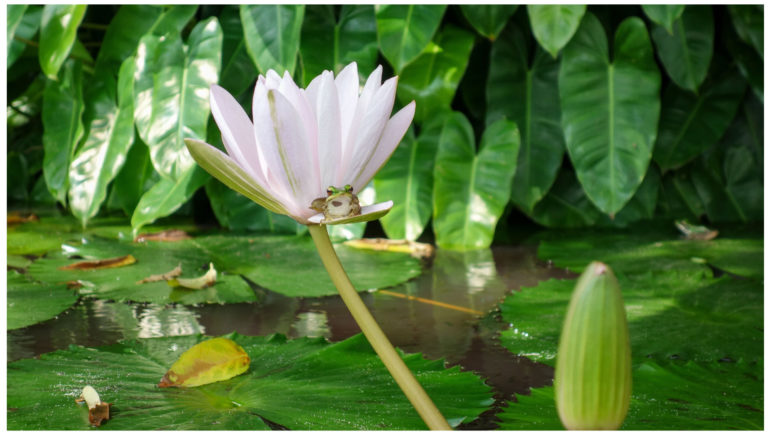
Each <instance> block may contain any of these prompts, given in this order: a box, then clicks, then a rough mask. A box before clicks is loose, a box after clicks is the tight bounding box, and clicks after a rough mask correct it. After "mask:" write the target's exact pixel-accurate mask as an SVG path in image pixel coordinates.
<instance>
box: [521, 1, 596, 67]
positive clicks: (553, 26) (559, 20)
mask: <svg viewBox="0 0 768 432" xmlns="http://www.w3.org/2000/svg"><path fill="white" fill-rule="evenodd" d="M586 11H587V6H585V5H528V18H529V19H530V21H531V29H532V30H533V35H534V36H535V37H536V40H537V41H538V42H539V44H540V45H541V47H542V48H544V49H545V50H547V52H549V53H550V54H551V55H552V57H557V54H558V53H559V52H560V50H561V49H563V47H565V46H566V45H567V44H568V41H570V40H571V38H572V37H573V35H574V33H576V30H577V29H578V28H579V23H580V22H581V18H582V17H583V16H584V12H586Z"/></svg>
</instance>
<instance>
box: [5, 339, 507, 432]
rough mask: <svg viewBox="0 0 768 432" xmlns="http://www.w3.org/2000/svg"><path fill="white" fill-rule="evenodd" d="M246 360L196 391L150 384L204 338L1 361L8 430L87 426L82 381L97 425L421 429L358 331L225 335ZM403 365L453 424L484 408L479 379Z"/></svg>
mask: <svg viewBox="0 0 768 432" xmlns="http://www.w3.org/2000/svg"><path fill="white" fill-rule="evenodd" d="M229 337H231V339H232V340H234V341H235V342H236V343H238V344H239V345H240V346H242V347H243V348H244V349H245V351H246V352H247V353H248V355H249V356H250V358H251V366H250V369H249V371H248V372H246V373H245V374H243V375H240V376H237V377H234V378H232V379H230V380H227V381H222V382H218V383H212V384H208V385H204V386H201V387H195V388H163V389H161V388H158V387H157V385H156V384H157V383H158V381H159V380H160V378H161V377H162V376H163V374H164V373H165V371H166V370H167V369H168V368H169V367H170V366H171V364H172V363H173V362H174V361H175V360H176V359H177V357H178V356H179V355H180V354H181V353H182V352H184V351H185V350H186V349H188V348H189V347H191V346H192V345H194V344H196V343H198V342H200V341H201V340H203V339H206V338H205V337H203V336H182V337H173V338H153V339H144V340H136V341H129V342H124V343H120V344H116V345H111V346H106V347H100V348H82V347H72V348H71V349H69V350H67V351H56V352H53V353H50V354H44V355H42V356H41V357H40V359H29V360H20V361H16V362H12V363H9V364H8V399H7V400H8V427H9V428H10V429H57V430H61V429H88V419H87V413H86V411H87V409H86V408H85V407H84V406H80V405H78V404H76V403H75V402H74V399H75V397H76V396H77V394H78V393H79V392H80V390H81V389H82V388H83V387H84V386H85V385H91V386H93V387H94V388H95V389H96V390H97V391H98V392H99V394H100V396H101V398H102V399H103V400H105V401H109V402H111V403H112V404H113V406H112V418H111V419H110V420H109V421H108V422H105V423H104V424H103V425H102V426H101V429H111V430H112V429H134V430H145V429H166V430H167V429H176V430H178V429H230V430H238V429H250V430H259V429H260V430H269V429H271V428H273V427H275V426H276V425H279V426H282V427H286V428H289V429H304V430H310V429H337V430H362V429H424V428H425V425H424V423H423V422H422V420H421V419H420V418H419V416H418V414H417V413H416V411H415V410H414V409H413V408H412V407H411V405H410V404H409V403H408V400H407V399H406V397H405V396H404V395H403V394H402V392H401V391H400V389H399V388H398V387H397V385H396V384H395V383H394V380H393V379H392V378H391V377H390V375H389V374H388V373H387V371H386V369H385V368H384V366H383V364H382V363H381V361H380V360H379V358H378V357H377V356H376V355H375V354H374V352H373V350H372V349H371V348H370V345H368V343H367V341H366V340H365V338H364V337H363V336H362V335H357V336H354V337H352V338H350V339H347V340H346V341H343V342H339V343H336V344H329V343H328V342H326V341H325V340H324V339H308V338H304V339H296V340H286V339H285V338H284V337H282V336H272V337H250V336H241V335H237V334H233V335H230V336H229ZM404 358H405V362H406V364H407V365H408V366H409V367H410V368H411V370H412V371H414V372H415V375H416V377H417V378H418V379H419V381H420V382H421V383H422V384H423V385H424V387H425V390H426V391H427V392H428V393H429V394H430V395H431V397H432V398H433V400H434V402H435V404H436V405H437V407H438V408H439V409H440V410H441V412H442V413H443V414H444V415H445V417H446V419H447V420H448V421H449V423H450V424H451V425H452V426H456V425H458V424H459V423H461V422H469V421H472V420H474V419H475V418H477V416H478V415H479V414H480V413H481V412H483V411H485V410H486V409H488V408H489V406H490V405H491V404H492V403H493V399H492V397H491V392H490V388H489V387H488V386H486V385H485V384H483V383H482V380H481V378H480V377H478V376H476V375H474V374H471V373H466V372H460V371H459V369H458V367H454V368H451V369H445V367H444V365H443V362H442V361H430V360H426V359H424V358H422V357H421V356H420V355H418V354H412V355H407V356H405V357H404Z"/></svg>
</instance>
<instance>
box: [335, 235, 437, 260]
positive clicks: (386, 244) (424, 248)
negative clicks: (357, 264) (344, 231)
mask: <svg viewBox="0 0 768 432" xmlns="http://www.w3.org/2000/svg"><path fill="white" fill-rule="evenodd" d="M344 244H345V245H347V246H350V247H353V248H355V249H369V250H377V251H387V252H401V253H409V254H411V256H412V257H414V258H419V259H425V260H426V259H429V258H431V257H432V254H433V253H434V251H435V247H434V246H432V245H431V244H428V243H419V242H415V241H410V240H390V239H382V238H376V239H372V238H364V239H359V240H349V241H346V242H344Z"/></svg>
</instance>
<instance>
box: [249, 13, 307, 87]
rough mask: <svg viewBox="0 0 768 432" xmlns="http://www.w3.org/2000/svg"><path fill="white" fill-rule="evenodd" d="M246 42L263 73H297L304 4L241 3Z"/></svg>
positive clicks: (255, 62)
mask: <svg viewBox="0 0 768 432" xmlns="http://www.w3.org/2000/svg"><path fill="white" fill-rule="evenodd" d="M240 20H241V22H242V25H243V34H244V37H245V46H246V47H247V48H248V54H250V56H251V59H252V60H253V63H254V64H255V65H256V67H257V68H258V69H259V72H260V73H261V74H266V73H267V71H268V70H269V69H274V70H275V72H277V73H278V74H279V75H283V72H286V71H287V72H288V73H289V74H293V70H294V68H295V67H296V55H297V54H298V53H299V40H300V38H301V25H302V23H303V21H304V5H289V4H283V5H240Z"/></svg>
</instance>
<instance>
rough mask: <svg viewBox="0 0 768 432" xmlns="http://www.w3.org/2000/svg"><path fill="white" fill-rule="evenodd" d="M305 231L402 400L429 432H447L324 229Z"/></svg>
mask: <svg viewBox="0 0 768 432" xmlns="http://www.w3.org/2000/svg"><path fill="white" fill-rule="evenodd" d="M308 227H309V233H310V234H311V235H312V240H314V241H315V246H317V251H318V253H319V254H320V258H321V259H322V260H323V264H324V265H325V269H326V270H327V271H328V274H329V275H330V276H331V280H332V281H333V283H334V285H336V289H338V290H339V294H340V295H341V299H342V300H344V304H346V305H347V308H348V309H349V312H350V313H351V314H352V317H353V318H354V319H355V322H357V325H358V326H359V327H360V330H362V331H363V334H364V335H365V337H366V338H368V342H369V343H370V344H371V346H372V347H373V349H374V350H375V351H376V354H378V355H379V358H381V361H382V362H384V366H386V367H387V370H389V373H390V374H391V375H392V378H394V379H395V381H396V382H397V385H399V386H400V388H401V389H402V390H403V393H405V396H406V397H407V398H408V400H409V401H410V402H411V405H413V407H414V408H416V411H417V412H418V413H419V415H420V416H421V418H422V420H424V423H426V424H427V426H428V427H429V428H430V429H431V430H450V429H451V426H450V425H448V422H446V421H445V418H444V417H443V415H442V414H440V411H439V410H438V409H437V407H436V406H435V404H434V402H432V399H430V398H429V395H427V392H425V391H424V389H423V388H422V387H421V384H419V382H418V381H416V378H414V376H413V374H412V373H411V371H410V369H408V366H406V365H405V363H404V362H403V359H402V358H401V357H400V355H399V354H397V351H395V348H394V347H393V346H392V343H390V342H389V339H387V336H386V335H385V334H384V332H383V331H382V330H381V327H379V325H378V324H377V323H376V320H375V319H374V318H373V315H371V313H370V312H369V311H368V308H367V307H366V306H365V303H363V300H362V299H360V296H359V295H358V294H357V291H355V288H354V287H353V286H352V282H350V280H349V277H348V276H347V273H346V272H345V271H344V268H343V267H342V266H341V262H340V261H339V257H338V256H336V251H335V250H334V249H333V244H331V239H330V237H328V230H327V229H326V227H325V225H308Z"/></svg>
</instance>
